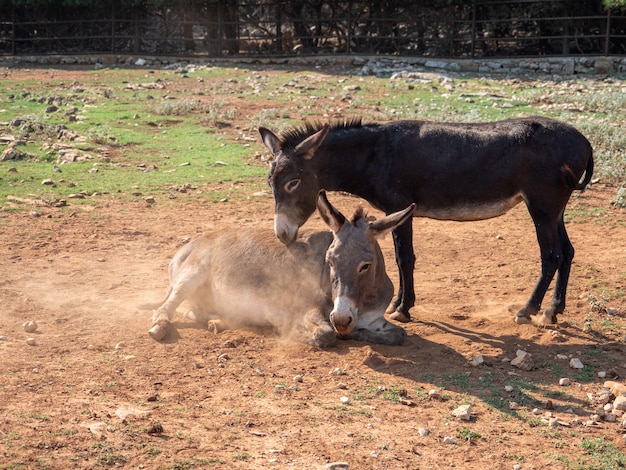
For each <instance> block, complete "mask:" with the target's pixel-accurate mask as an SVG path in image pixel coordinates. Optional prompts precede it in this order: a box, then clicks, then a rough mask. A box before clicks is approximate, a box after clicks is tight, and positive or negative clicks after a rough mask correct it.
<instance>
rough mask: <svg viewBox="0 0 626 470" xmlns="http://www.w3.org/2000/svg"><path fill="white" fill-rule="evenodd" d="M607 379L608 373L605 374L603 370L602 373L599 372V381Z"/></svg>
mask: <svg viewBox="0 0 626 470" xmlns="http://www.w3.org/2000/svg"><path fill="white" fill-rule="evenodd" d="M605 377H606V372H604V371H603V370H601V371H600V372H598V378H599V379H603V378H605Z"/></svg>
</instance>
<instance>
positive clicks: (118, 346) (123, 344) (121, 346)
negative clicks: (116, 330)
mask: <svg viewBox="0 0 626 470" xmlns="http://www.w3.org/2000/svg"><path fill="white" fill-rule="evenodd" d="M125 347H126V344H125V343H124V342H123V341H120V342H119V343H117V344H116V345H115V349H122V348H125Z"/></svg>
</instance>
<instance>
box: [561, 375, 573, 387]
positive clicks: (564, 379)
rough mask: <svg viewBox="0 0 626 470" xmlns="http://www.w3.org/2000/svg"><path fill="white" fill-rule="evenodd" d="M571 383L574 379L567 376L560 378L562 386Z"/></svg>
mask: <svg viewBox="0 0 626 470" xmlns="http://www.w3.org/2000/svg"><path fill="white" fill-rule="evenodd" d="M570 383H572V381H571V380H570V379H568V378H567V377H563V378H562V379H559V385H560V386H561V387H567V386H568V385H569V384H570Z"/></svg>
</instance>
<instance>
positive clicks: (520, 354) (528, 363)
mask: <svg viewBox="0 0 626 470" xmlns="http://www.w3.org/2000/svg"><path fill="white" fill-rule="evenodd" d="M511 365H512V366H514V367H517V368H518V369H522V370H532V368H533V367H534V366H535V364H534V362H533V358H532V355H531V354H530V353H527V352H526V351H522V350H518V351H517V356H516V357H515V359H513V360H512V361H511Z"/></svg>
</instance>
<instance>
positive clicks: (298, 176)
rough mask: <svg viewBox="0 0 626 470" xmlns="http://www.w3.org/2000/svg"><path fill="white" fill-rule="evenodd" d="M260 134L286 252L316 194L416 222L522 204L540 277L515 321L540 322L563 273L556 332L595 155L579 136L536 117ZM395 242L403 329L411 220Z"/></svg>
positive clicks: (308, 127)
mask: <svg viewBox="0 0 626 470" xmlns="http://www.w3.org/2000/svg"><path fill="white" fill-rule="evenodd" d="M259 132H260V134H261V138H262V139H263V143H264V144H265V146H266V147H267V148H268V149H269V150H270V151H271V152H272V154H273V156H274V159H275V160H274V162H273V163H272V166H271V169H270V173H269V177H268V182H269V184H270V186H271V188H272V192H273V194H274V202H275V206H274V230H275V233H276V236H277V237H278V238H279V239H280V240H281V241H282V242H283V243H286V244H289V243H291V242H292V241H293V240H294V239H295V238H296V236H297V234H298V228H299V227H301V226H302V225H303V224H304V223H305V222H306V220H307V219H308V218H309V216H310V215H311V214H312V213H313V211H314V210H315V198H316V197H317V193H318V192H319V190H320V189H325V190H328V191H347V192H349V193H352V194H355V195H357V196H360V197H362V198H364V199H366V200H367V201H368V202H369V203H370V204H372V205H373V206H374V207H376V208H378V209H380V210H382V211H384V212H385V213H387V214H389V213H391V212H394V211H397V210H399V209H401V208H403V207H406V206H407V205H409V204H410V203H415V205H416V207H415V213H414V215H415V216H416V217H430V218H433V219H441V220H459V221H465V220H480V219H488V218H490V217H496V216H499V215H501V214H504V213H505V212H506V211H508V210H509V209H511V208H512V207H514V206H515V205H517V204H519V203H520V202H521V201H524V202H525V203H526V207H527V208H528V211H529V212H530V216H531V217H532V219H533V222H534V224H535V229H536V232H537V240H538V241H539V250H540V253H541V274H540V276H539V280H538V281H537V284H536V286H535V289H534V290H533V292H532V294H531V296H530V298H529V299H528V301H527V302H526V305H525V306H524V307H523V308H522V309H521V310H520V311H519V312H518V313H517V318H516V321H517V322H518V323H524V322H527V321H529V319H530V316H531V315H535V314H536V313H538V312H539V309H540V307H541V303H542V301H543V298H544V296H545V294H546V291H547V289H548V287H549V285H550V283H551V281H552V278H553V277H554V274H555V273H556V272H557V271H558V276H557V279H556V287H555V289H554V295H553V298H552V302H551V304H550V306H549V307H548V308H547V309H546V310H545V312H544V314H543V317H542V318H541V322H543V323H556V316H557V314H558V313H561V312H563V310H564V309H565V293H566V290H567V281H568V278H569V274H570V267H571V265H572V259H573V257H574V248H573V247H572V244H571V243H570V240H569V238H568V236H567V232H566V231H565V224H564V222H563V211H564V210H565V206H566V204H567V201H568V200H569V197H570V195H571V194H572V191H574V190H581V191H582V190H583V189H585V186H586V185H587V184H588V183H589V181H590V180H591V175H592V173H593V157H592V149H591V145H590V144H589V142H588V141H587V139H586V138H585V137H584V136H583V135H582V134H581V133H580V132H578V131H577V130H576V129H574V128H573V127H571V126H569V125H567V124H564V123H560V122H557V121H553V120H551V119H546V118H540V117H530V118H526V119H511V120H508V121H499V122H491V123H479V124H474V123H442V122H426V121H396V122H389V123H386V124H361V122H360V120H356V121H353V122H346V123H336V124H333V125H332V126H330V127H329V126H328V125H320V124H310V123H307V124H305V126H304V127H303V128H300V129H293V130H290V131H288V132H286V133H284V134H283V135H282V136H281V137H277V136H276V135H274V134H273V133H272V132H271V131H270V130H268V129H265V128H263V127H261V128H260V129H259ZM583 174H584V175H585V178H584V179H583V181H582V182H580V183H579V180H580V178H581V177H582V175H583ZM393 241H394V245H395V250H396V262H397V263H398V267H399V269H400V286H399V289H398V296H397V298H396V300H395V301H394V303H393V305H392V307H391V308H392V309H394V310H395V312H394V313H393V314H392V315H391V318H392V319H394V320H398V321H404V322H406V321H409V320H410V315H409V309H410V308H411V307H412V306H413V304H414V303H415V292H414V286H413V268H414V265H415V254H414V251H413V227H412V224H411V220H408V221H407V222H406V223H404V224H402V225H400V226H398V227H397V228H396V229H395V230H394V231H393Z"/></svg>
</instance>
